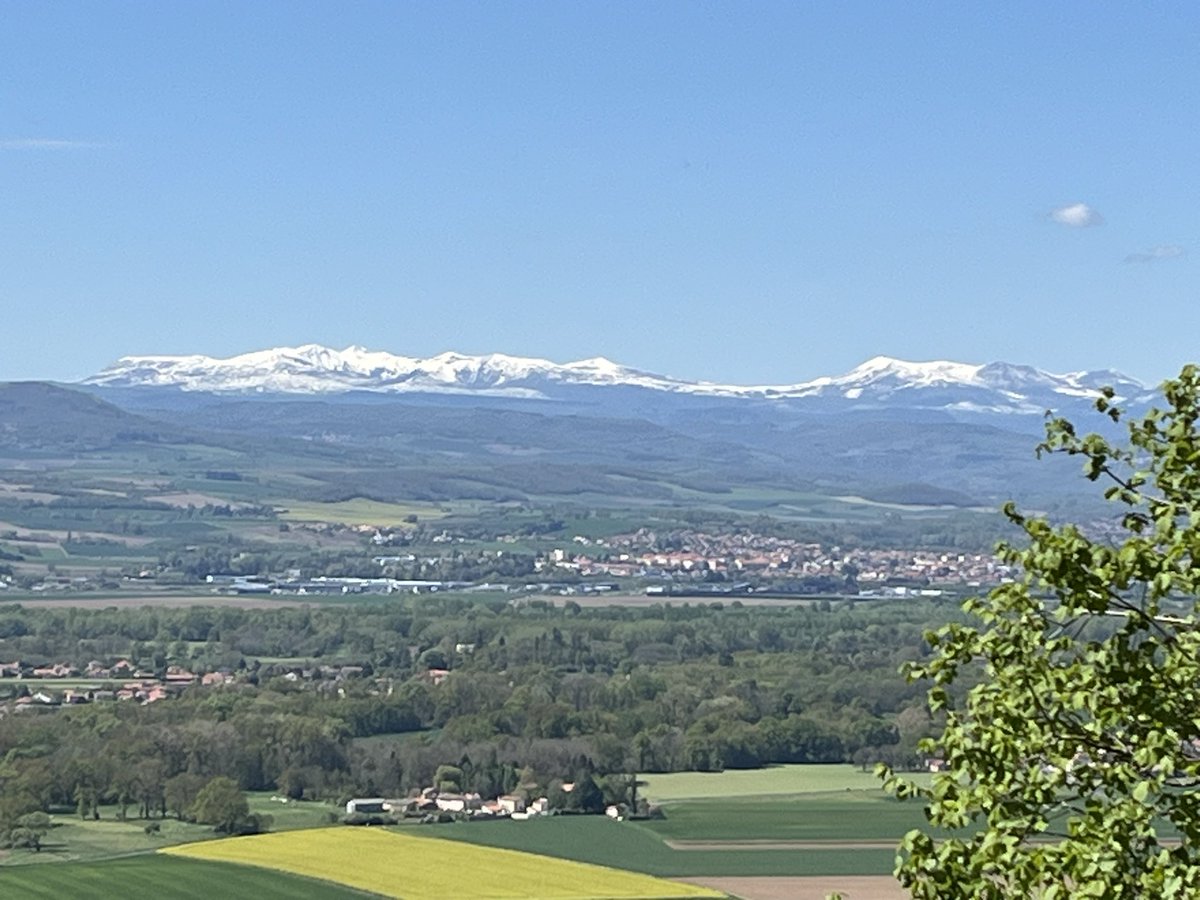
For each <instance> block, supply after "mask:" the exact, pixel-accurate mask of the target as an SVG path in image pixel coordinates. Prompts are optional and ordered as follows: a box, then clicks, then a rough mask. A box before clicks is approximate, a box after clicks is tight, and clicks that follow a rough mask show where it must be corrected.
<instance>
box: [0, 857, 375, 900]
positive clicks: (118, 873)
mask: <svg viewBox="0 0 1200 900" xmlns="http://www.w3.org/2000/svg"><path fill="white" fill-rule="evenodd" d="M369 896H373V895H370V894H366V893H363V892H362V891H356V890H354V889H352V888H348V887H343V886H342V885H337V884H330V883H328V882H322V881H314V880H312V879H309V878H303V877H300V876H298V875H288V874H284V873H282V872H272V871H269V870H267V869H255V868H251V867H249V866H235V865H229V864H226V863H214V862H203V861H200V860H192V859H181V858H172V857H169V856H163V855H162V854H158V853H155V854H147V855H143V856H137V857H133V858H130V859H114V860H109V861H107V862H94V863H65V864H63V865H60V866H37V867H36V868H28V867H25V868H4V869H0V897H14V898H16V897H20V898H22V900H62V898H63V897H79V898H87V900H163V898H170V900H212V898H213V897H221V898H227V900H243V898H245V900H354V898H358V900H361V898H363V897H369Z"/></svg>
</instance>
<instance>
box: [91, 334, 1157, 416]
mask: <svg viewBox="0 0 1200 900" xmlns="http://www.w3.org/2000/svg"><path fill="white" fill-rule="evenodd" d="M83 384H85V385H90V386H93V387H99V388H151V387H161V388H175V389H180V390H184V391H193V392H211V393H220V394H230V393H270V394H323V395H329V394H339V393H346V392H350V391H372V392H382V393H389V394H405V393H452V394H473V395H483V396H494V397H509V398H514V399H550V398H553V397H555V396H558V395H560V394H561V393H562V392H563V391H569V390H572V389H576V388H596V387H609V388H612V387H620V388H637V389H642V390H649V391H657V392H664V393H668V394H674V395H691V396H695V397H713V398H730V399H733V398H744V399H756V400H760V401H763V400H779V401H789V400H790V401H805V400H808V401H825V403H826V404H828V403H834V404H836V405H839V406H841V405H845V404H848V405H850V406H853V407H858V408H871V407H881V406H912V407H919V408H936V409H943V410H947V411H950V412H957V413H962V414H968V415H969V414H970V413H973V412H978V413H991V414H996V413H1017V414H1021V413H1026V414H1039V415H1040V414H1042V413H1043V412H1045V410H1046V409H1048V408H1058V407H1059V406H1062V405H1074V404H1077V403H1078V402H1080V401H1088V400H1090V399H1091V398H1094V397H1095V396H1097V394H1098V390H1099V388H1100V387H1102V386H1104V385H1111V386H1112V387H1114V388H1115V389H1116V391H1117V394H1118V396H1120V397H1123V398H1125V399H1126V400H1131V401H1134V402H1138V401H1140V400H1141V399H1142V398H1143V397H1144V396H1145V395H1147V394H1148V389H1147V388H1146V386H1144V385H1142V384H1140V383H1139V382H1137V381H1135V380H1134V379H1132V378H1129V377H1127V376H1125V375H1122V374H1120V373H1118V372H1113V371H1108V370H1105V371H1098V372H1073V373H1068V374H1065V375H1056V374H1052V373H1049V372H1045V371H1042V370H1040V369H1036V368H1033V367H1031V366H1022V365H1012V364H1010V363H1003V362H995V363H988V364H986V365H975V364H968V363H958V362H947V361H935V362H905V361H903V360H898V359H891V358H889V357H886V356H877V357H875V358H873V359H870V360H867V361H866V362H865V363H863V364H862V365H860V366H858V367H857V368H855V369H853V370H851V371H850V372H847V373H846V374H844V375H838V376H826V377H821V378H817V379H814V380H812V381H807V382H801V383H797V384H791V385H753V386H739V385H726V384H715V383H710V382H703V381H686V380H682V379H678V378H672V377H669V376H666V375H658V374H655V373H652V372H646V371H642V370H639V369H633V368H630V367H628V366H623V365H620V364H618V363H614V362H612V361H610V360H607V359H604V358H602V357H596V358H593V359H584V360H579V361H577V362H569V363H563V364H558V363H554V362H551V361H549V360H545V359H533V358H524V357H516V356H506V355H504V354H499V353H494V354H489V355H486V356H464V355H462V354H459V353H451V352H448V353H441V354H439V355H437V356H433V357H430V358H428V359H415V358H411V357H406V356H396V355H393V354H391V353H386V352H382V351H373V350H367V349H364V348H362V347H347V348H346V349H344V350H333V349H330V348H328V347H323V346H320V345H317V344H307V345H304V346H301V347H284V348H278V349H272V350H260V351H256V352H252V353H245V354H242V355H240V356H234V357H230V358H228V359H215V358H212V357H208V356H127V357H123V358H122V359H119V360H118V361H117V362H116V363H114V364H113V365H111V366H109V367H107V368H105V369H104V370H102V371H101V372H98V373H97V374H96V375H93V376H91V377H90V378H87V379H84V381H83Z"/></svg>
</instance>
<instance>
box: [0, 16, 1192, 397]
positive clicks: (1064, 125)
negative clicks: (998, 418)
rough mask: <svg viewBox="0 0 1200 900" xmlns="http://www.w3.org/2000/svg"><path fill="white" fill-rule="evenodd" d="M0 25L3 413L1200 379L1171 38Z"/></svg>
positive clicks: (644, 28)
mask: <svg viewBox="0 0 1200 900" xmlns="http://www.w3.org/2000/svg"><path fill="white" fill-rule="evenodd" d="M2 9H3V21H4V27H3V28H2V29H0V84H3V85H4V89H3V91H2V92H0V314H2V316H3V323H4V329H3V332H4V335H5V338H6V339H5V340H4V342H3V351H2V352H0V379H17V378H53V379H63V380H69V379H74V378H78V377H82V376H84V375H86V374H90V373H91V372H94V371H96V370H98V369H99V368H101V367H102V366H104V365H105V364H107V363H109V362H111V361H112V360H114V359H115V358H116V357H118V356H122V355H132V354H147V353H204V354H209V355H217V356H224V355H231V354H234V353H238V352H243V351H247V350H253V349H260V348H264V347H271V346H281V345H289V344H299V343H308V342H315V343H324V344H328V345H331V346H337V347H342V346H346V345H349V344H362V345H365V346H368V347H370V348H373V349H383V350H390V351H392V352H396V353H402V354H407V355H414V356H426V355H432V354H434V353H438V352H440V351H442V350H447V349H455V350H459V351H462V352H467V353H481V352H493V351H499V352H507V353H513V354H518V355H536V356H545V357H549V358H551V359H556V360H560V361H566V360H569V359H577V358H582V357H588V356H595V355H604V356H609V357H611V358H613V359H616V360H618V361H620V362H624V363H627V364H631V365H636V366H640V367H644V368H649V369H653V370H656V371H661V372H666V373H669V374H673V375H677V376H681V377H691V378H705V379H710V380H717V381H727V382H741V383H752V382H756V383H762V382H776V383H779V382H794V381H800V380H803V379H807V378H811V377H814V376H817V375H821V374H832V373H838V372H842V371H845V370H847V369H849V368H851V367H853V366H854V365H856V364H857V363H859V362H861V361H862V360H864V359H866V358H867V357H870V356H873V355H876V354H886V355H890V356H898V357H901V358H907V359H917V360H923V359H936V358H949V359H958V360H962V361H968V362H987V361H991V360H995V359H1004V360H1007V361H1011V362H1021V363H1031V364H1034V365H1039V366H1041V367H1043V368H1047V369H1051V370H1054V371H1066V370H1071V369H1080V368H1104V367H1111V368H1117V369H1121V370H1124V371H1126V372H1128V373H1129V374H1131V375H1134V376H1136V377H1140V378H1142V379H1145V380H1148V381H1157V380H1160V379H1162V378H1165V377H1167V376H1169V375H1171V374H1173V373H1174V372H1175V371H1176V370H1178V368H1179V366H1180V365H1181V364H1182V363H1184V362H1186V361H1189V360H1193V359H1196V358H1197V357H1198V356H1200V353H1198V352H1197V350H1198V348H1200V339H1198V336H1200V302H1198V301H1200V297H1198V296H1197V285H1198V278H1197V276H1198V268H1197V265H1198V262H1200V227H1198V224H1197V204H1200V165H1198V163H1197V159H1198V155H1197V154H1198V150H1200V125H1198V123H1200V108H1198V107H1200V94H1198V92H1197V91H1196V90H1195V82H1196V78H1197V76H1198V75H1200V56H1198V53H1197V47H1198V46H1200V7H1198V6H1196V5H1195V4H1193V3H1176V4H1171V3H1161V4H1153V5H1149V4H1144V5H1143V4H1116V3H1096V2H1089V3H1054V4H1045V3H1005V4H963V3H951V2H946V3H903V4H902V3H889V4H878V3H833V2H828V3H802V4H790V3H788V4H784V3H779V4H772V3H728V4H726V3H682V2H670V3H667V2H662V3H617V2H608V3H563V2H551V3H532V2H530V3H502V2H488V3H465V4H464V3H441V2H439V3H398V2H389V3H333V2H329V3H321V4H315V3H301V2H287V3H269V2H256V3H253V4H246V3H242V2H238V3H229V4H222V3H192V4H174V3H170V4H167V3H157V2H156V3H61V4H34V3H20V2H15V0H4V2H3V7H2ZM1056 211H1057V212H1056Z"/></svg>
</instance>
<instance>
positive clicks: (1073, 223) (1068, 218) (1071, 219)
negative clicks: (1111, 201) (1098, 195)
mask: <svg viewBox="0 0 1200 900" xmlns="http://www.w3.org/2000/svg"><path fill="white" fill-rule="evenodd" d="M1050 218H1051V219H1053V220H1054V221H1055V222H1057V223H1058V224H1059V225H1066V226H1067V227H1069V228H1089V227H1091V226H1092V225H1103V224H1104V216H1102V215H1100V213H1098V212H1097V211H1096V210H1094V209H1093V208H1092V207H1090V206H1088V205H1087V204H1086V203H1070V204H1068V205H1066V206H1060V207H1058V209H1055V210H1051V211H1050Z"/></svg>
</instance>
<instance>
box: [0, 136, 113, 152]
mask: <svg viewBox="0 0 1200 900" xmlns="http://www.w3.org/2000/svg"><path fill="white" fill-rule="evenodd" d="M103 146H105V145H104V144H100V143H97V142H95V141H65V140H60V139H58V138H9V139H0V150H87V149H90V148H93V147H103Z"/></svg>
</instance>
